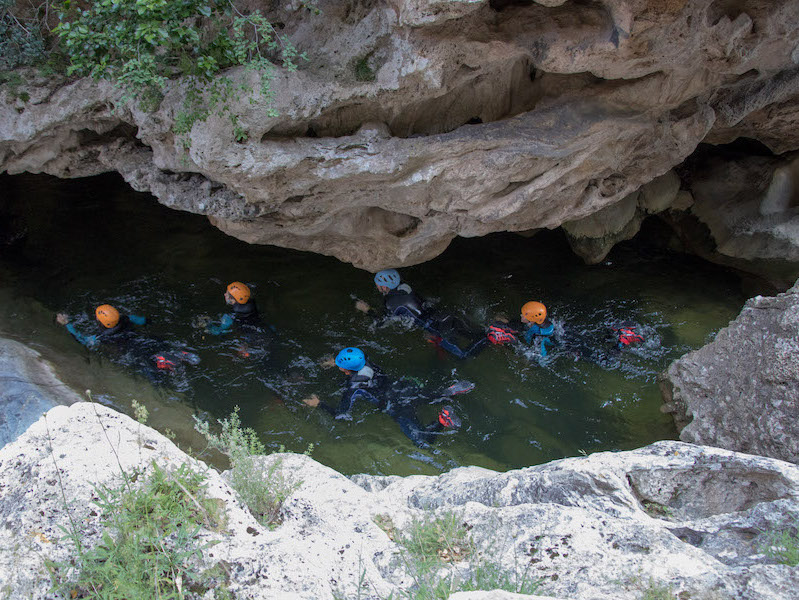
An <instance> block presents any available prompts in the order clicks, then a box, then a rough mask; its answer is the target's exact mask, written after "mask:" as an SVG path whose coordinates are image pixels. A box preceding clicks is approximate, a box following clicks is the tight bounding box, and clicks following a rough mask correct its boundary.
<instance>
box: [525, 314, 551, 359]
mask: <svg viewBox="0 0 799 600" xmlns="http://www.w3.org/2000/svg"><path fill="white" fill-rule="evenodd" d="M554 332H555V326H554V325H553V324H552V323H551V322H550V321H544V322H543V323H542V324H541V325H536V324H535V323H533V324H532V325H530V327H529V328H528V329H527V331H525V332H524V341H525V342H526V343H527V344H531V343H532V342H533V339H534V338H535V336H540V337H541V356H546V355H547V348H546V347H547V345H549V344H552V340H551V339H550V337H551V336H552V334H553V333H554Z"/></svg>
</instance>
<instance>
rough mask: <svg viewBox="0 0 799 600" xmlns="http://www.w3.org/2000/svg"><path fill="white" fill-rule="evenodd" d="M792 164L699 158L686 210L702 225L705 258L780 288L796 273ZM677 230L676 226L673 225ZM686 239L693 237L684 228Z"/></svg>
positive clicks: (798, 232)
mask: <svg viewBox="0 0 799 600" xmlns="http://www.w3.org/2000/svg"><path fill="white" fill-rule="evenodd" d="M794 168H795V167H793V163H792V162H790V157H789V160H786V159H785V158H774V157H764V156H757V157H749V158H733V159H723V158H720V157H716V158H713V159H711V160H707V161H704V162H702V163H700V164H699V165H697V166H696V173H695V174H694V176H693V178H692V179H693V181H692V183H691V193H692V195H693V198H694V202H693V205H692V206H691V208H690V211H689V214H690V215H691V216H693V217H695V218H696V219H698V220H699V221H700V222H701V223H702V224H703V225H704V226H706V227H707V230H708V234H709V236H710V238H711V239H712V242H713V243H712V247H709V248H707V250H706V251H704V252H703V250H701V249H695V251H696V252H697V253H698V254H700V255H703V256H704V257H705V258H707V259H709V260H713V261H714V262H719V263H721V264H727V265H729V266H734V267H737V268H739V269H742V270H745V271H750V272H754V273H759V274H761V275H762V276H764V277H766V278H767V279H769V280H771V281H773V282H775V285H776V286H777V287H778V288H780V289H785V288H787V287H788V286H790V285H791V284H792V283H793V281H794V280H795V279H796V278H797V277H799V268H798V267H797V261H799V214H798V213H797V210H796V206H795V205H794V202H795V200H794V192H793V189H794V188H793V186H794V185H795V184H794V181H795V179H794V177H795V176H794V174H793V171H794ZM676 227H677V228H678V229H679V228H680V225H679V224H676ZM685 237H694V238H697V237H698V236H697V235H696V234H695V233H693V232H690V231H689V232H688V233H686V234H685Z"/></svg>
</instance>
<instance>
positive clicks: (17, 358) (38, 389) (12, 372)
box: [0, 338, 81, 448]
mask: <svg viewBox="0 0 799 600" xmlns="http://www.w3.org/2000/svg"><path fill="white" fill-rule="evenodd" d="M80 399H81V398H80V396H78V394H76V393H75V392H74V391H72V389H70V388H69V387H67V386H66V385H65V384H64V383H62V382H61V381H60V380H59V379H58V378H57V377H56V376H55V373H54V372H53V369H52V367H51V366H50V364H49V363H47V362H46V361H45V360H44V359H43V358H42V357H41V355H40V354H39V353H38V352H36V351H35V350H31V349H30V348H28V347H27V346H25V345H24V344H20V343H19V342H15V341H14V340H9V339H6V338H0V448H2V447H3V446H5V445H6V444H7V443H9V442H11V441H13V440H15V439H17V437H19V436H20V435H21V434H22V433H23V432H24V431H25V430H26V429H28V427H30V426H31V425H32V424H33V423H35V422H36V421H37V420H38V419H39V417H41V416H42V414H43V413H45V412H47V411H48V410H50V409H51V408H53V407H54V406H57V405H59V404H72V403H73V402H78V401H80Z"/></svg>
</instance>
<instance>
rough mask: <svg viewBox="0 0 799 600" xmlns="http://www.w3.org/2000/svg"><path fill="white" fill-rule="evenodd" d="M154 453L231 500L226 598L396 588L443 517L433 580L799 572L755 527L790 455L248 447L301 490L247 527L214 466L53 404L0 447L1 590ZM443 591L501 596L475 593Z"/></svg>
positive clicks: (224, 549) (598, 581) (703, 590)
mask: <svg viewBox="0 0 799 600" xmlns="http://www.w3.org/2000/svg"><path fill="white" fill-rule="evenodd" d="M153 461H155V462H156V463H158V464H159V465H161V466H162V467H164V468H166V469H174V468H176V467H177V466H179V465H181V464H184V463H186V464H188V465H190V466H191V468H193V469H197V470H202V471H204V472H206V473H207V475H208V494H209V495H210V496H211V497H212V498H216V499H217V502H218V503H219V505H220V506H221V507H222V508H223V510H224V511H225V513H226V517H227V518H226V520H225V521H224V523H225V524H224V527H223V529H222V530H221V531H210V530H205V529H204V530H202V531H201V532H200V534H199V536H200V538H199V540H200V541H201V542H203V543H206V542H209V543H210V542H218V543H217V544H215V545H211V546H209V547H207V548H206V549H205V551H204V553H203V559H202V561H201V564H199V565H197V568H198V569H199V568H202V569H205V568H208V567H211V566H212V565H214V564H216V563H220V564H224V566H225V568H226V570H227V572H228V573H229V581H228V585H229V590H230V591H231V592H232V593H233V594H234V595H235V597H237V598H252V599H261V598H263V599H267V598H269V599H274V598H293V599H308V600H332V599H333V598H362V599H367V598H368V599H372V600H376V599H377V598H386V597H388V596H389V595H391V594H392V593H393V594H394V595H395V597H397V595H398V593H399V592H400V591H401V590H409V589H411V588H412V587H413V586H414V584H415V582H414V579H413V577H411V575H410V574H409V564H410V562H409V555H408V553H407V551H406V550H403V549H402V547H401V545H399V544H397V543H396V542H397V541H398V540H400V539H401V538H402V537H403V536H404V535H406V534H407V532H408V531H409V529H410V528H411V526H412V523H413V521H414V519H424V518H436V517H438V518H442V517H445V516H452V515H454V518H455V519H456V521H455V522H456V523H460V524H461V525H460V526H461V527H462V528H463V530H464V531H465V532H468V535H469V536H470V537H471V540H472V542H473V544H474V547H473V550H470V552H468V553H467V552H464V555H465V556H464V557H463V559H462V560H457V561H456V562H445V563H443V564H442V569H443V570H442V573H441V576H442V578H451V579H447V581H452V582H453V584H456V583H457V581H458V579H459V578H462V577H466V576H468V574H469V572H470V570H471V569H474V568H477V567H476V565H478V564H479V563H480V562H481V561H482V562H484V563H485V561H489V562H490V564H493V565H498V566H499V567H501V569H502V570H503V571H505V572H506V573H509V574H514V575H516V576H521V575H522V574H525V575H526V576H530V577H532V578H534V579H535V580H540V587H539V588H538V592H539V593H541V594H548V595H549V596H551V597H553V598H559V599H564V600H565V599H567V598H568V599H570V600H583V599H585V600H588V599H589V598H590V599H598V600H611V599H612V600H638V599H639V598H641V597H642V595H643V594H644V593H646V592H647V590H652V589H669V590H671V591H672V592H673V593H674V594H681V595H680V596H679V597H682V596H686V597H691V598H703V597H707V598H714V599H718V600H724V599H736V600H764V599H766V600H768V599H774V600H776V599H778V598H779V599H784V598H789V597H792V594H794V592H795V590H796V589H797V586H799V572H798V571H797V569H795V568H791V567H787V566H785V565H779V564H774V562H773V561H772V560H771V559H768V558H766V557H765V556H764V555H763V554H762V552H761V548H762V545H763V543H764V539H763V536H762V535H761V532H762V531H772V530H781V529H784V528H786V527H788V525H789V524H791V523H793V522H795V519H796V518H797V516H799V514H798V513H799V511H798V510H797V506H798V504H797V502H798V501H799V467H797V466H795V465H792V464H789V463H785V462H782V461H778V460H773V459H767V458H762V457H755V456H748V455H743V454H737V453H734V452H729V451H725V450H717V449H713V448H704V447H699V446H694V445H691V444H685V443H681V442H659V443H656V444H653V445H651V446H648V447H646V448H642V449H640V450H636V451H632V452H619V453H611V452H605V453H598V454H594V455H591V456H588V457H580V458H570V459H564V460H559V461H555V462H552V463H549V464H546V465H540V466H537V467H530V468H526V469H519V470H515V471H509V472H507V473H497V472H494V471H489V470H487V469H482V468H478V467H463V468H458V469H454V470H453V471H450V472H449V473H445V474H443V475H441V476H438V477H431V476H412V477H396V476H389V477H377V476H368V475H357V476H354V477H352V478H347V477H345V476H343V475H341V474H339V473H337V472H335V471H333V470H332V469H329V468H327V467H325V466H323V465H320V464H319V463H317V462H316V461H314V460H313V459H311V458H309V457H307V456H303V455H293V454H279V455H272V456H270V457H265V458H263V459H261V465H262V468H263V469H265V470H266V469H270V468H274V469H276V470H277V471H278V472H279V473H281V474H282V475H283V476H284V477H286V478H287V479H288V480H289V481H290V482H293V483H294V484H295V485H296V487H295V489H294V491H293V492H291V493H290V495H289V497H288V499H287V500H286V502H285V504H284V507H283V510H282V523H281V524H280V525H279V526H277V527H276V528H274V529H269V528H266V527H263V526H262V525H260V524H259V523H258V522H257V521H256V520H255V519H254V518H253V517H252V515H251V514H250V513H249V512H247V510H245V509H244V508H243V506H242V505H241V504H240V503H239V502H238V501H237V500H236V496H235V492H234V491H233V490H232V489H231V488H230V487H229V485H228V484H227V483H226V481H225V478H223V477H221V476H219V475H218V474H217V473H215V472H214V471H213V470H209V469H208V467H207V466H206V465H204V464H203V463H201V462H199V461H197V460H195V459H192V458H189V457H188V456H187V455H185V454H184V453H183V452H181V451H180V450H179V449H178V448H177V447H176V446H175V445H174V444H173V443H172V442H170V441H169V440H168V439H166V438H165V437H163V436H162V435H160V434H159V433H157V432H156V431H154V430H152V429H150V428H149V427H146V426H142V425H140V424H138V423H136V422H135V421H133V420H132V419H130V418H128V417H126V416H124V415H121V414H119V413H116V412H114V411H113V410H111V409H109V408H105V407H103V406H100V405H95V404H88V403H78V404H75V405H73V406H71V407H57V408H54V409H52V410H51V411H49V412H48V413H47V414H46V415H45V417H43V418H42V419H41V420H39V421H38V422H37V423H35V424H34V425H33V426H32V427H31V428H30V429H29V430H28V431H27V432H26V433H25V434H24V435H23V436H21V437H20V438H19V439H18V440H17V441H15V442H13V443H11V444H9V445H8V446H6V447H5V448H4V449H2V450H0V489H2V490H3V502H2V503H0V523H2V527H1V528H0V589H3V590H6V591H8V592H9V593H10V594H11V597H24V598H34V599H36V598H48V597H51V595H50V593H49V592H48V590H49V588H50V585H51V582H50V578H49V575H48V573H47V571H46V569H45V567H44V561H45V560H56V561H58V560H61V561H63V560H66V559H67V558H68V557H69V556H70V555H71V554H72V553H73V551H74V548H73V547H72V544H71V543H70V542H68V541H65V540H64V539H63V538H62V532H61V530H60V529H59V527H61V526H63V527H67V528H68V527H69V523H70V522H69V518H71V519H73V521H74V522H77V523H80V528H81V531H82V536H83V543H84V544H86V545H87V546H88V547H91V546H93V545H94V544H96V543H97V541H98V539H99V536H100V530H101V527H100V519H101V512H102V511H101V509H100V508H99V507H98V504H97V502H98V500H97V496H96V494H95V493H94V490H95V486H98V485H102V484H119V482H120V476H121V473H122V471H124V472H126V473H133V472H136V473H139V476H138V477H139V479H140V478H141V473H143V472H146V471H147V470H149V469H151V468H152V467H151V464H152V463H153ZM454 597H455V598H462V599H463V600H466V599H473V598H475V597H476V598H479V599H481V600H487V599H489V598H491V599H495V600H496V599H499V598H501V599H502V600H505V599H506V598H512V597H513V596H509V595H507V594H505V593H501V592H496V593H490V594H489V593H477V592H475V593H472V594H464V595H461V596H454Z"/></svg>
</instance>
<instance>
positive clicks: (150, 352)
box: [66, 315, 199, 383]
mask: <svg viewBox="0 0 799 600" xmlns="http://www.w3.org/2000/svg"><path fill="white" fill-rule="evenodd" d="M146 322H147V320H146V319H145V318H144V317H140V316H137V315H130V316H127V315H120V317H119V322H118V323H117V324H116V325H115V326H114V327H108V328H106V327H103V326H101V325H100V324H99V323H97V324H96V327H97V332H96V333H94V334H92V335H84V334H82V333H80V332H79V331H78V330H77V329H76V328H75V326H74V325H73V324H72V323H67V326H66V328H67V331H69V332H70V333H71V334H72V336H73V337H74V338H75V339H76V340H78V341H79V342H80V343H81V344H83V345H84V346H86V347H87V348H89V349H95V348H98V347H102V349H103V353H104V354H106V355H108V357H109V358H110V359H111V360H112V361H113V362H117V363H120V364H123V365H126V366H131V367H134V368H135V369H136V371H138V372H139V373H141V374H142V375H144V376H145V377H147V378H148V379H149V380H151V381H153V382H154V383H161V382H162V380H163V376H164V374H166V373H171V372H174V371H175V370H176V369H177V368H178V367H179V365H180V364H181V363H184V362H190V363H193V364H196V363H197V362H199V357H198V356H197V355H196V354H193V353H191V352H187V351H186V350H185V349H184V348H179V347H177V346H175V345H174V344H172V343H170V342H165V341H164V340H161V339H158V338H154V337H149V336H147V335H142V334H141V333H139V332H138V331H136V329H135V328H134V326H141V325H144V324H146Z"/></svg>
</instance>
